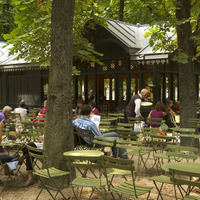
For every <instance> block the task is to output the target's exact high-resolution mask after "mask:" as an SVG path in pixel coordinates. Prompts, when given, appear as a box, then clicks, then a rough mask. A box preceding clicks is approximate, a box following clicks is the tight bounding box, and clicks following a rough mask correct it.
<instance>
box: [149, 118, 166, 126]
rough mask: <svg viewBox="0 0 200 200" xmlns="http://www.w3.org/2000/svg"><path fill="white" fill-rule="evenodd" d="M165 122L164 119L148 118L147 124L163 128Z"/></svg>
mask: <svg viewBox="0 0 200 200" xmlns="http://www.w3.org/2000/svg"><path fill="white" fill-rule="evenodd" d="M164 121H165V120H163V118H147V124H149V125H151V124H154V125H158V126H161V125H162V123H163V122H164Z"/></svg>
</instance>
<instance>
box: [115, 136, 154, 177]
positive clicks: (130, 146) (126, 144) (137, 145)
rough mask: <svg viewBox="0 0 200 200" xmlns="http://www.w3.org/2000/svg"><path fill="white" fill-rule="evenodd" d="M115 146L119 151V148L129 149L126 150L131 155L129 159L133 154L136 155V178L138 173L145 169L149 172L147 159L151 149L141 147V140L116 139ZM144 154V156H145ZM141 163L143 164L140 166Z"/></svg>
mask: <svg viewBox="0 0 200 200" xmlns="http://www.w3.org/2000/svg"><path fill="white" fill-rule="evenodd" d="M116 147H117V150H118V153H119V149H120V148H123V149H124V148H125V149H127V150H129V151H127V154H128V155H130V156H131V159H132V158H133V157H134V156H137V157H138V160H137V175H138V178H139V177H140V174H141V173H142V172H143V170H144V169H145V170H146V171H147V172H149V169H148V168H147V165H146V164H147V161H148V159H149V156H150V152H151V149H149V148H148V147H143V146H142V142H139V141H130V140H120V139H118V140H117V141H116ZM145 156H146V158H145ZM142 165H143V166H142Z"/></svg>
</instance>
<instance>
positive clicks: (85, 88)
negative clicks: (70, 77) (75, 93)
mask: <svg viewBox="0 0 200 200" xmlns="http://www.w3.org/2000/svg"><path fill="white" fill-rule="evenodd" d="M84 93H85V103H86V104H88V76H87V75H84Z"/></svg>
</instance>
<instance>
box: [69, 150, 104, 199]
mask: <svg viewBox="0 0 200 200" xmlns="http://www.w3.org/2000/svg"><path fill="white" fill-rule="evenodd" d="M77 152H78V151H77ZM66 164H67V166H68V167H69V170H70V174H72V172H73V170H74V168H75V169H78V170H79V172H80V176H78V175H77V176H76V178H75V179H74V180H72V177H71V186H72V191H73V195H74V196H73V197H74V198H75V199H81V197H82V191H83V188H91V189H92V191H91V193H90V197H89V199H91V198H92V195H93V194H94V192H95V191H98V192H100V193H101V194H102V195H103V196H104V193H105V191H106V189H105V187H106V185H107V182H106V179H105V178H102V175H103V174H102V162H101V159H100V157H97V156H67V163H66ZM88 170H89V171H93V170H96V171H95V172H96V174H97V175H96V174H95V176H93V175H94V174H93V173H92V175H88V173H86V171H88ZM79 189H80V193H79ZM101 189H102V190H103V191H101ZM73 197H71V199H73Z"/></svg>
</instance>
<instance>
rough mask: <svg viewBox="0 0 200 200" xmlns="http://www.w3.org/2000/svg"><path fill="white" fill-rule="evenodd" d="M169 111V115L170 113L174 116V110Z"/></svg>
mask: <svg viewBox="0 0 200 200" xmlns="http://www.w3.org/2000/svg"><path fill="white" fill-rule="evenodd" d="M169 112H170V113H171V115H172V116H173V117H175V116H176V114H175V112H174V111H173V110H172V109H170V110H169Z"/></svg>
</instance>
